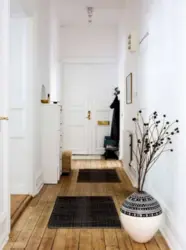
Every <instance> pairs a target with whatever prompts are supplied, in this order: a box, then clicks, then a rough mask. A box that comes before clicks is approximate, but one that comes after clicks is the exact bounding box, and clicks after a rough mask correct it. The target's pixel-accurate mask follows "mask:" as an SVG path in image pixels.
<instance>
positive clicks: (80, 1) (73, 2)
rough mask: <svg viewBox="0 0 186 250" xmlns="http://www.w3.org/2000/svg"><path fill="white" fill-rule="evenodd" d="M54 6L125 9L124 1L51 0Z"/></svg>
mask: <svg viewBox="0 0 186 250" xmlns="http://www.w3.org/2000/svg"><path fill="white" fill-rule="evenodd" d="M53 2H55V4H57V5H58V7H59V6H61V7H64V6H66V7H67V6H69V7H73V8H82V7H85V6H92V7H95V8H99V9H100V8H103V9H113V8H116V9H120V8H124V7H125V0H53Z"/></svg>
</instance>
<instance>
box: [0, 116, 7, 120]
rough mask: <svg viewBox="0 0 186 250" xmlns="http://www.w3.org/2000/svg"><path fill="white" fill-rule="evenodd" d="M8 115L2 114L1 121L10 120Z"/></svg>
mask: <svg viewBox="0 0 186 250" xmlns="http://www.w3.org/2000/svg"><path fill="white" fill-rule="evenodd" d="M8 120H9V119H8V117H7V116H0V121H8Z"/></svg>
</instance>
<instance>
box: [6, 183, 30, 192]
mask: <svg viewBox="0 0 186 250" xmlns="http://www.w3.org/2000/svg"><path fill="white" fill-rule="evenodd" d="M10 194H29V185H28V186H26V185H24V184H17V185H15V184H14V185H11V186H10Z"/></svg>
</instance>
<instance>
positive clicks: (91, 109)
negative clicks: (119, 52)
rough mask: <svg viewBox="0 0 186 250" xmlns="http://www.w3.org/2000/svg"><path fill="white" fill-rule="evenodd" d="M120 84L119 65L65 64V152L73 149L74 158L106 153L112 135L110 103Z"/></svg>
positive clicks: (63, 101)
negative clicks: (106, 141) (105, 148)
mask: <svg viewBox="0 0 186 250" xmlns="http://www.w3.org/2000/svg"><path fill="white" fill-rule="evenodd" d="M117 83H118V81H117V65H116V64H106V63H103V64H97V63H95V64H87V63H70V64H64V66H63V80H62V106H63V119H62V121H63V124H62V126H63V127H62V129H63V138H62V140H63V141H62V147H63V150H71V151H72V153H73V154H75V155H102V154H103V153H104V147H103V144H104V137H105V136H109V135H110V124H111V118H112V111H111V109H110V104H111V102H112V100H113V97H114V95H113V93H114V88H115V87H116V86H117ZM102 122H106V124H104V123H103V124H102Z"/></svg>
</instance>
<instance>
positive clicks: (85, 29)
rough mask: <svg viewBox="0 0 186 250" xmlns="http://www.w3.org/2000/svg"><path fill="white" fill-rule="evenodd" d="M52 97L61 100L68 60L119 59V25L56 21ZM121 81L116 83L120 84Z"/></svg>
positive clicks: (79, 61) (105, 60)
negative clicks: (65, 66) (69, 24)
mask: <svg viewBox="0 0 186 250" xmlns="http://www.w3.org/2000/svg"><path fill="white" fill-rule="evenodd" d="M52 27H53V28H52V29H51V33H52V37H51V39H52V40H51V53H52V57H51V58H52V59H51V78H50V79H51V81H50V92H51V101H61V84H62V81H63V64H64V63H85V64H86V63H104V62H105V63H110V62H112V63H115V62H117V56H118V29H117V26H113V25H112V26H108V25H107V26H97V25H90V26H88V25H84V26H83V25H82V26H64V27H61V28H59V24H58V22H57V20H54V21H53V22H52ZM117 84H118V83H116V85H117Z"/></svg>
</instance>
